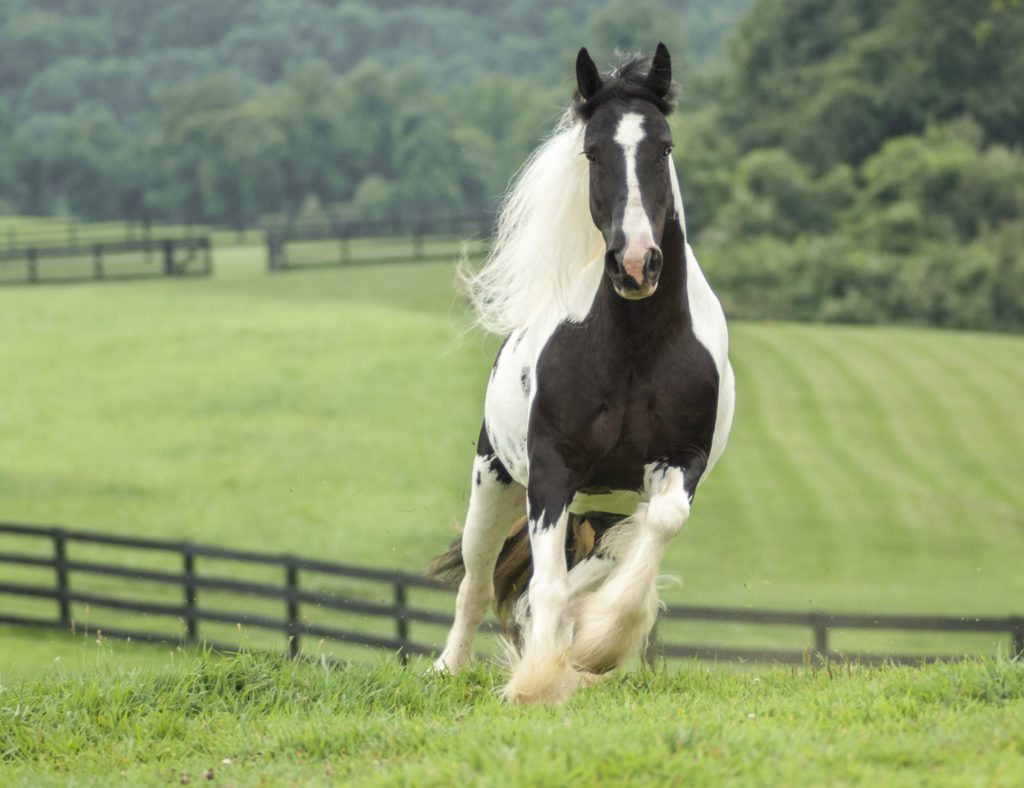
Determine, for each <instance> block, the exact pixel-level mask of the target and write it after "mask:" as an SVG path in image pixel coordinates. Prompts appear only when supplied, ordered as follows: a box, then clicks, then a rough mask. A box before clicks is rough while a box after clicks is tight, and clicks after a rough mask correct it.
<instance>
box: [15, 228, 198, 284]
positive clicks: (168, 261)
mask: <svg viewBox="0 0 1024 788" xmlns="http://www.w3.org/2000/svg"><path fill="white" fill-rule="evenodd" d="M212 268H213V244H212V242H211V240H210V238H209V236H195V237H193V236H182V237H173V238H172V237H158V238H149V237H146V238H140V239H127V240H125V239H108V240H102V241H77V240H68V241H65V242H61V241H59V240H58V239H56V238H55V239H54V240H52V241H49V242H44V243H39V244H26V245H23V246H17V247H13V248H6V249H5V248H0V283H3V284H19V283H29V284H36V283H39V282H69V281H80V280H84V279H134V278H141V277H153V276H189V275H197V274H198V275H204V276H205V275H209V274H210V272H211V271H212Z"/></svg>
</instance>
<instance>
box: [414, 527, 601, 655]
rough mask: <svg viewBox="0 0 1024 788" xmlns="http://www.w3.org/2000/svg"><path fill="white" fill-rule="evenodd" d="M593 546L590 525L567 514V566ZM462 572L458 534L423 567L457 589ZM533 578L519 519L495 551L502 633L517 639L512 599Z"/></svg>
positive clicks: (526, 536) (526, 539)
mask: <svg viewBox="0 0 1024 788" xmlns="http://www.w3.org/2000/svg"><path fill="white" fill-rule="evenodd" d="M593 549H594V527H593V526H592V525H591V524H590V523H589V522H587V520H585V519H584V518H583V517H580V516H579V515H575V514H573V515H570V516H569V532H568V535H567V536H566V547H565V552H566V562H567V564H568V566H569V568H570V569H572V567H574V566H575V565H576V564H578V563H579V562H580V561H582V560H583V559H584V558H586V557H587V556H588V555H590V553H591V551H592V550H593ZM465 574H466V567H465V564H463V562H462V537H461V536H460V537H459V538H458V539H456V540H455V541H454V542H452V544H451V546H450V547H449V548H448V549H447V550H445V551H444V552H443V553H441V554H440V555H439V556H437V557H436V558H434V560H433V561H431V562H430V565H429V567H428V569H427V575H428V577H431V578H433V579H434V580H437V581H439V582H441V583H444V584H445V585H446V586H449V587H451V588H457V587H458V585H459V583H460V582H462V578H463V577H464V576H465ZM531 577H533V556H532V555H531V553H530V535H529V531H528V529H527V519H526V518H525V517H521V518H519V520H517V521H516V523H515V525H513V526H512V529H511V530H510V531H509V534H508V536H507V537H506V538H505V544H503V545H502V547H501V552H500V553H498V560H497V562H496V563H495V565H494V611H495V613H496V614H497V616H498V622H499V623H500V624H501V628H502V630H503V631H504V633H505V635H506V636H508V637H511V638H514V639H518V634H519V633H518V632H517V631H516V626H515V622H514V621H513V616H512V611H513V609H514V608H515V605H516V602H518V601H519V599H520V598H521V597H522V596H523V595H524V594H525V593H526V591H527V589H528V588H529V586H530V578H531Z"/></svg>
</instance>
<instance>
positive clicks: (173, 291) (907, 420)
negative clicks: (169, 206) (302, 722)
mask: <svg viewBox="0 0 1024 788" xmlns="http://www.w3.org/2000/svg"><path fill="white" fill-rule="evenodd" d="M452 279H453V265H452V263H450V262H444V263H408V264H392V265H386V266H377V267H375V266H352V267H350V268H345V269H340V268H331V269H322V270H310V271H301V272H289V273H283V274H277V275H269V274H267V273H266V272H265V260H264V257H263V251H262V249H260V248H259V247H233V248H231V247H229V248H218V249H217V250H216V252H215V276H213V277H211V278H209V279H194V280H188V281H166V280H157V281H145V282H130V283H101V284H95V283H85V284H80V285H59V286H58V285H53V286H38V287H25V286H19V287H13V288H0V375H2V379H3V387H2V396H0V519H4V520H8V521H22V522H29V523H43V524H53V523H59V524H63V525H67V526H70V527H79V528H90V529H98V530H104V531H110V532H113V533H121V534H133V535H144V536H154V537H172V538H183V539H194V540H198V541H204V542H212V543H215V544H220V545H225V546H235V547H243V548H248V549H260V550H267V551H274V552H291V553H295V554H298V555H309V556H316V557H322V558H329V559H334V560H340V561H347V562H353V563H362V564H370V565H374V566H383V567H395V568H401V569H406V570H411V571H418V570H420V569H421V568H422V567H423V566H424V565H425V563H426V561H427V560H428V558H429V557H430V556H431V555H433V554H434V553H436V552H438V551H439V550H440V549H442V548H443V547H444V546H445V545H446V544H447V543H448V542H449V541H450V540H451V539H452V538H453V536H454V535H455V527H456V524H457V523H458V522H459V520H460V519H461V517H462V516H463V514H464V510H465V506H466V496H467V493H468V490H469V468H470V463H471V459H472V456H473V445H474V441H475V437H476V434H477V430H478V429H479V423H480V416H481V399H482V394H483V390H484V386H485V383H486V380H487V375H488V372H489V370H490V366H491V361H492V358H493V353H494V351H495V348H496V344H497V343H496V341H495V340H494V339H492V338H485V337H482V336H480V335H479V334H475V333H467V330H466V329H467V316H466V313H465V310H464V307H463V306H462V304H461V303H460V302H459V301H458V300H457V299H456V298H455V297H454V295H453V288H452ZM732 348H733V349H732V356H733V361H734V364H735V367H736V371H737V377H738V388H739V396H738V400H739V404H738V411H737V418H736V423H735V426H734V429H733V437H732V440H731V444H730V447H729V450H728V451H727V453H726V455H725V456H724V458H723V460H722V462H721V464H720V465H719V467H718V468H717V469H716V471H715V473H714V474H713V475H712V477H711V478H710V479H709V480H708V482H707V483H706V485H705V486H704V487H702V489H701V490H700V492H699V494H698V496H697V500H696V503H695V506H694V511H693V516H692V517H691V520H690V523H689V524H688V526H687V528H686V530H685V532H684V533H683V535H682V536H681V537H680V538H679V539H678V540H677V541H676V542H675V543H674V544H673V545H672V547H671V549H670V552H669V554H668V557H667V559H666V566H665V569H666V571H667V572H669V573H671V574H675V575H677V576H679V577H681V578H682V585H678V584H676V585H672V584H669V585H667V587H666V589H665V592H664V595H665V598H666V599H667V600H668V601H669V602H676V603H692V604H724V605H739V606H749V607H773V608H787V609H799V610H805V609H825V610H833V611H856V612H860V611H875V612H926V613H939V614H958V615H961V614H962V615H1005V614H1010V613H1017V614H1020V613H1024V605H1022V603H1021V601H1020V600H1022V599H1024V572H1021V569H1020V559H1021V556H1022V555H1024V487H1022V486H1021V485H1020V472H1021V470H1022V469H1024V419H1022V418H1021V416H1020V412H1019V405H1018V402H1019V392H1020V391H1021V387H1022V384H1024V340H1021V339H1020V338H1017V337H1011V336H1000V335H984V334H967V333H953V332H938V331H928V330H917V329H904V328H900V329H890V328H854V327H835V326H818V325H796V324H771V323H734V324H733V326H732ZM21 548H22V543H21V542H18V541H17V540H16V539H13V538H6V539H0V549H21ZM154 560H155V559H154ZM218 568H220V567H218ZM225 571H227V568H225ZM5 573H6V575H5V576H6V577H8V578H10V579H11V580H12V581H24V582H39V583H48V582H50V576H49V575H48V574H46V573H45V572H43V573H40V571H39V570H34V569H30V568H27V569H17V570H15V569H13V568H6V569H5ZM261 577H262V576H261V575H255V576H253V577H252V579H254V580H259V579H260V578H261ZM268 579H275V581H276V580H277V578H276V577H275V578H269V577H268ZM318 582H319V581H318ZM116 588H117V586H116V584H115V583H113V582H112V581H107V582H106V585H104V583H101V582H100V581H99V580H97V581H96V585H95V586H93V587H91V589H90V590H98V591H111V590H116ZM323 588H324V589H325V590H338V591H339V592H345V593H365V594H367V595H372V594H374V593H378V592H376V591H374V590H372V589H371V590H362V589H355V588H352V587H350V586H348V585H345V584H340V585H333V586H332V585H331V584H330V583H328V582H327V581H323ZM158 592H159V589H150V590H148V591H147V593H152V594H157V593H158ZM154 598H156V597H154ZM225 602H226V603H228V602H230V603H231V606H234V607H237V605H240V604H249V603H246V602H244V601H240V600H233V599H230V598H228V597H225ZM0 604H2V605H5V606H10V605H18V606H19V609H22V608H23V607H24V609H29V608H31V610H32V611H34V612H36V613H38V614H40V615H52V613H53V610H52V607H53V605H52V603H51V602H40V603H36V604H35V605H34V606H32V605H30V603H27V602H24V601H22V600H13V599H12V598H9V597H2V596H0ZM251 604H254V605H256V607H255V608H254V612H267V611H268V608H266V607H259V605H260V604H262V603H251ZM437 604H440V605H442V606H447V605H450V600H448V599H446V598H441V599H439V600H438V601H437ZM275 610H276V608H275ZM315 613H316V611H314V612H313V613H311V615H313V614H315ZM74 615H75V618H76V620H77V621H79V622H81V625H82V627H83V630H85V631H86V632H91V631H92V630H94V629H95V628H96V626H99V625H102V624H103V623H106V625H107V626H112V625H116V624H118V622H121V621H122V620H121V619H119V618H117V617H116V616H113V615H107V614H101V613H100V612H98V611H91V610H88V609H87V608H85V607H84V606H78V607H77V609H75V610H74ZM364 623H366V626H368V627H369V628H370V629H371V631H373V627H375V626H378V623H379V626H380V627H384V628H385V629H386V628H387V627H388V626H389V625H388V624H387V623H386V622H378V623H374V622H364ZM207 634H208V635H209V636H211V637H212V636H215V635H216V636H217V637H218V638H225V637H226V638H232V639H233V641H232V642H236V641H237V642H239V643H240V644H242V645H253V646H262V645H271V644H273V645H279V642H278V639H277V638H276V637H275V638H273V639H268V638H263V637H262V636H260V635H259V633H255V632H247V631H244V629H243V630H237V629H236V628H232V627H227V626H224V627H221V628H220V629H219V630H218V629H217V628H213V629H211V630H210V631H209V632H208V633H207ZM413 634H414V635H415V636H416V637H418V638H421V639H426V640H427V641H428V642H434V643H437V642H439V641H440V639H441V638H442V637H443V632H442V631H440V630H437V629H436V628H421V629H417V628H416V627H414V633H413ZM666 634H668V635H670V636H671V639H673V640H676V641H678V640H689V641H692V642H704V643H717V644H720V645H734V644H747V645H753V644H755V642H756V644H760V645H765V646H773V645H779V646H795V647H798V648H799V647H803V646H806V645H809V643H810V640H809V634H808V633H807V632H806V631H802V630H799V629H794V630H770V631H769V630H765V631H763V632H755V631H754V630H752V629H751V628H750V627H745V626H744V627H738V626H727V625H717V626H706V625H700V626H697V625H686V626H683V625H679V626H678V627H677V628H676V629H675V630H674V631H673V632H670V633H666ZM92 638H93V635H92V634H89V635H85V636H83V635H82V633H81V632H80V633H79V635H78V639H79V640H82V641H84V643H85V644H86V646H83V644H82V643H80V642H78V641H77V640H68V639H65V638H63V637H62V636H57V635H53V634H40V633H34V632H26V631H19V630H15V629H12V628H6V629H2V630H0V676H4V675H8V676H10V675H18V676H26V675H29V674H31V673H32V672H33V671H35V670H36V669H38V668H39V667H40V666H41V665H45V664H49V663H50V662H52V659H47V655H48V654H54V655H57V656H59V655H60V654H64V653H66V654H67V656H66V657H64V658H63V663H64V664H65V665H68V664H71V663H74V665H75V666H77V667H84V668H88V667H89V666H90V665H91V664H92V663H91V660H92V656H91V653H92V652H91V651H89V647H88V644H91V643H92ZM835 645H836V646H837V647H838V648H843V649H854V648H866V649H870V650H873V651H883V652H885V651H889V650H894V651H901V650H917V649H925V650H930V651H933V652H948V651H958V650H970V651H982V652H988V653H1000V652H1002V653H1005V652H1006V650H1007V646H1008V638H1005V637H996V636H988V635H973V636H964V637H958V638H950V637H946V636H926V637H924V638H921V637H915V638H911V637H910V636H907V635H895V634H892V633H873V634H872V633H867V634H864V633H841V634H838V635H837V636H836V639H835ZM168 650H169V649H167V648H163V647H156V648H148V647H142V646H126V647H124V648H120V649H119V650H118V652H117V653H118V654H119V655H121V656H125V657H126V658H128V657H132V658H135V659H138V660H140V661H142V662H144V663H150V662H152V661H157V662H160V661H163V660H166V658H167V653H168ZM341 656H345V653H342V654H341ZM76 669H77V668H76Z"/></svg>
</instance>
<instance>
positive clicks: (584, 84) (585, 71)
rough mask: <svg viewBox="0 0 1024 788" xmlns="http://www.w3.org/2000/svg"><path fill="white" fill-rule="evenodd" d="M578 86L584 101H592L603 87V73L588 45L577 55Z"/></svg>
mask: <svg viewBox="0 0 1024 788" xmlns="http://www.w3.org/2000/svg"><path fill="white" fill-rule="evenodd" d="M576 86H577V87H578V88H579V90H580V96H581V97H582V98H583V100H584V101H590V99H592V98H593V97H594V94H595V93H597V91H598V90H599V89H600V87H601V74H600V73H599V72H598V70H597V66H596V65H595V63H594V61H593V59H592V58H591V57H590V53H589V52H587V48H586V47H583V48H582V49H580V52H579V54H578V55H576Z"/></svg>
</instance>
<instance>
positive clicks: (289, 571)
mask: <svg viewBox="0 0 1024 788" xmlns="http://www.w3.org/2000/svg"><path fill="white" fill-rule="evenodd" d="M285 585H286V586H287V592H286V593H287V594H288V596H287V607H288V655H289V656H290V657H291V658H292V659H295V658H296V657H298V656H299V600H298V597H297V596H296V594H297V592H298V590H299V567H298V566H297V565H296V563H295V559H294V558H289V559H288V563H287V565H286V566H285Z"/></svg>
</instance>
